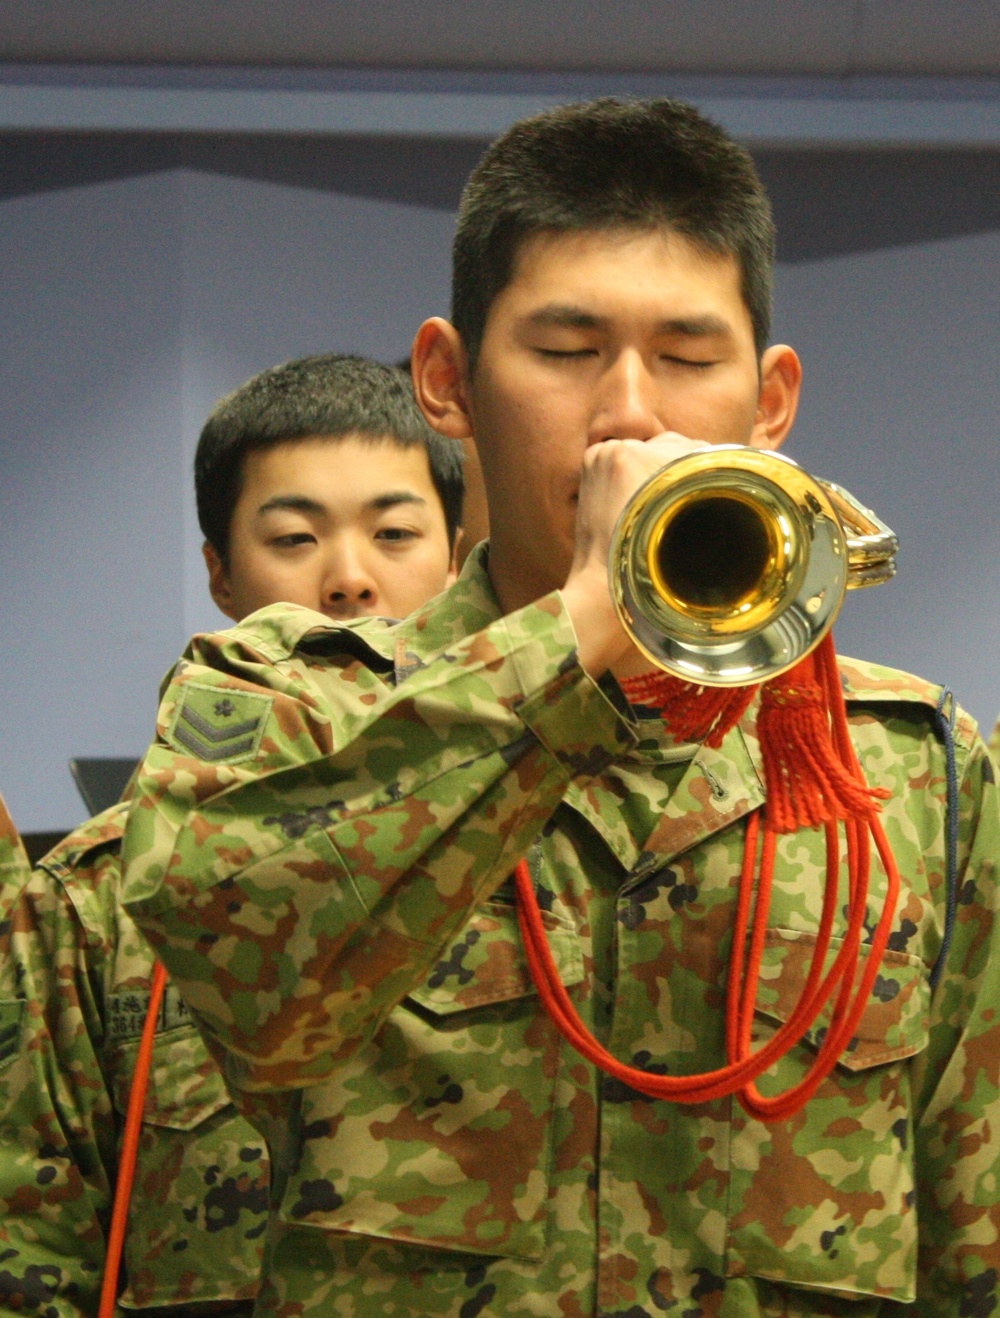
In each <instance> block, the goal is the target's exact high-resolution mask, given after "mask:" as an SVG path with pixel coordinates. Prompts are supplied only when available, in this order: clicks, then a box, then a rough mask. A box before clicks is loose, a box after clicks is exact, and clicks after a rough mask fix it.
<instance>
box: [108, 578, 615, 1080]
mask: <svg viewBox="0 0 1000 1318" xmlns="http://www.w3.org/2000/svg"><path fill="white" fill-rule="evenodd" d="M575 644H576V642H575V637H574V635H573V631H572V626H571V624H570V622H569V619H568V617H567V615H566V614H565V611H564V610H563V608H562V605H561V601H560V599H559V597H558V596H557V595H556V596H551V597H547V598H546V599H544V600H542V601H539V602H538V603H537V604H535V605H532V606H530V607H529V608H526V609H523V610H521V611H520V612H519V613H515V614H511V615H508V616H507V617H506V618H502V619H500V620H499V621H497V622H495V623H493V624H491V625H490V626H488V627H487V628H485V629H484V630H483V631H481V632H479V633H477V634H475V635H473V636H471V637H468V638H467V639H465V640H464V641H462V642H461V643H459V644H456V645H454V646H452V647H450V648H448V649H446V650H444V651H442V652H441V653H440V654H438V655H437V656H435V657H434V658H433V659H432V660H431V661H429V662H427V663H426V664H424V665H423V666H421V667H418V668H417V670H416V671H415V672H413V673H412V674H411V675H410V676H408V677H407V679H406V680H405V681H404V682H402V683H401V684H400V685H399V686H398V687H396V688H395V689H390V688H388V687H386V686H385V685H384V684H383V683H381V682H373V680H372V674H371V673H370V671H369V670H368V669H367V668H365V667H364V666H363V665H362V666H361V668H360V669H359V665H358V664H357V663H356V662H351V661H349V660H348V659H347V658H345V657H341V658H340V659H338V660H337V661H336V663H334V662H332V661H328V662H327V664H326V665H325V667H324V666H322V665H317V664H316V662H315V661H313V662H312V664H309V663H306V662H305V661H303V660H301V659H300V658H290V659H287V660H282V659H281V658H280V657H278V658H277V659H275V657H274V654H273V652H271V653H270V657H269V655H268V653H266V652H265V651H266V647H264V649H263V650H262V649H261V648H260V647H257V648H256V649H255V648H254V646H253V644H252V636H251V635H250V634H249V633H248V632H247V631H246V630H243V629H236V630H235V632H233V633H229V634H226V633H223V634H222V635H221V636H219V637H216V638H208V639H207V640H204V641H202V642H201V643H200V644H199V645H198V647H197V649H196V650H194V651H192V662H188V663H186V664H184V665H183V666H182V668H181V670H180V671H179V673H178V675H177V676H176V678H175V681H174V682H173V684H172V685H171V687H170V688H169V689H168V691H167V694H166V697H165V700H164V702H163V705H162V707H161V712H160V724H159V733H160V735H159V740H158V742H157V743H156V744H155V745H154V746H153V748H152V749H151V750H150V752H149V755H148V757H147V759H146V762H145V765H144V767H143V770H142V773H141V775H140V780H139V791H138V799H137V802H136V804H135V807H134V809H133V811H132V814H131V815H130V820H129V826H128V832H127V835H126V852H125V860H126V880H125V901H126V905H127V906H128V907H129V909H130V910H131V912H132V914H133V916H134V917H135V918H136V920H137V921H138V923H139V924H140V926H142V927H143V929H144V930H145V932H146V934H147V936H148V937H149V938H150V940H151V942H153V944H154V945H155V946H156V948H157V950H158V952H159V954H160V955H161V956H162V958H163V960H164V961H165V962H166V964H167V967H168V969H169V971H170V973H171V976H172V978H173V979H174V981H175V982H176V983H177V984H178V985H179V987H180V988H181V991H182V993H183V994H184V995H185V997H186V998H187V1000H188V1004H189V1006H190V1007H191V1008H192V1010H193V1011H194V1012H195V1013H196V1015H197V1016H198V1017H199V1020H200V1024H201V1026H202V1028H203V1030H204V1032H205V1033H206V1037H207V1038H208V1039H209V1041H210V1042H211V1044H212V1046H213V1050H214V1051H216V1052H217V1053H218V1052H219V1051H220V1045H221V1048H223V1049H225V1051H226V1052H227V1053H228V1057H227V1067H228V1071H227V1077H228V1079H229V1080H230V1082H231V1083H233V1084H235V1085H237V1086H238V1087H241V1088H245V1089H250V1090H259V1091H266V1090H277V1089H283V1088H294V1087H298V1086H303V1085H306V1084H308V1083H310V1082H311V1081H313V1080H315V1079H317V1078H319V1077H321V1076H324V1075H327V1074H329V1073H330V1071H331V1070H332V1069H333V1068H334V1067H335V1066H336V1065H337V1064H338V1063H339V1062H340V1061H341V1060H343V1059H345V1058H346V1057H348V1056H350V1055H351V1054H352V1053H353V1052H354V1051H355V1050H356V1049H357V1047H358V1046H359V1045H360V1044H361V1043H362V1042H363V1041H364V1040H365V1039H367V1038H369V1037H370V1036H371V1035H372V1033H373V1032H374V1031H375V1030H376V1029H377V1028H378V1026H379V1024H380V1023H381V1022H382V1021H383V1020H384V1019H385V1017H386V1016H387V1014H388V1013H389V1011H390V1010H391V1009H392V1007H393V1006H395V1005H396V1004H397V1003H398V1002H399V1001H400V1000H401V999H402V998H403V997H404V996H405V995H406V993H407V992H408V991H409V990H410V988H411V987H412V986H414V985H415V984H417V983H418V982H420V981H421V980H422V978H423V977H424V976H425V975H426V974H427V973H428V972H429V970H430V968H431V966H432V965H433V964H434V962H435V960H436V959H437V957H438V956H439V955H440V952H441V950H442V949H443V948H444V946H445V945H446V943H447V942H448V941H449V940H450V939H451V938H452V937H453V936H454V935H455V934H456V932H457V931H458V929H459V928H460V926H461V925H462V923H463V922H464V921H465V919H466V917H467V914H468V911H469V910H470V908H471V907H472V906H473V905H474V904H476V903H477V902H479V901H480V900H482V899H484V898H485V897H486V896H488V895H489V894H490V892H492V890H494V889H495V888H496V887H497V886H498V885H499V884H500V883H501V882H502V881H503V879H504V878H505V877H506V876H507V875H508V874H509V872H510V870H511V868H512V867H513V865H514V864H515V862H516V861H517V860H518V859H519V858H520V857H521V856H522V855H523V854H524V853H525V851H526V850H527V848H528V846H529V844H530V842H531V841H532V839H533V838H534V837H535V836H536V835H537V834H538V832H539V830H540V829H541V828H542V827H543V825H544V824H545V822H546V820H547V819H548V818H549V816H550V815H551V813H552V812H553V810H554V809H555V808H556V806H557V805H558V803H559V801H560V800H561V798H562V797H563V795H564V794H565V792H566V790H567V787H568V785H569V784H570V783H571V782H573V781H574V780H586V779H587V778H588V777H589V776H591V775H594V774H596V773H598V772H599V771H600V770H601V769H602V768H603V767H604V766H605V765H606V764H607V763H608V762H609V761H610V760H611V759H612V758H614V756H615V755H616V754H617V753H619V752H620V749H621V747H622V745H623V744H625V743H630V742H631V740H632V733H631V731H630V729H629V725H628V723H627V722H626V721H625V720H624V719H623V718H622V716H621V715H620V713H619V712H618V711H617V710H616V709H615V708H614V706H613V705H612V704H611V703H610V702H609V701H608V700H607V698H606V697H605V696H604V694H603V693H602V692H601V690H600V689H599V687H598V686H597V685H596V684H595V683H594V682H592V681H591V679H590V678H588V677H587V675H586V674H585V673H584V671H583V670H582V669H581V668H580V666H579V664H578V663H577V661H576V652H575ZM377 687H380V688H381V689H380V690H379V689H376V688H377ZM230 721H232V723H231V722H230ZM233 724H235V726H236V727H238V728H242V729H245V730H244V731H242V732H241V733H240V734H239V737H237V736H233V738H232V741H231V742H230V741H227V740H226V738H227V733H226V731H225V729H226V728H227V727H229V726H232V725H233ZM192 733H196V734H197V735H196V736H195V735H192ZM198 738H200V741H199V740H198ZM244 743H246V744H244ZM227 745H231V746H232V748H233V754H232V755H231V756H225V757H224V756H221V755H220V754H219V751H220V748H223V747H225V746H227ZM199 747H200V749H199Z"/></svg>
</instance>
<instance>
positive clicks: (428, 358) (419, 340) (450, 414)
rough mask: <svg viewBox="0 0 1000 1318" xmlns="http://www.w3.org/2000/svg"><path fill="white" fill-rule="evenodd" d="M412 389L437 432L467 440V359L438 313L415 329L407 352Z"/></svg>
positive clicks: (456, 336) (459, 341) (469, 423)
mask: <svg viewBox="0 0 1000 1318" xmlns="http://www.w3.org/2000/svg"><path fill="white" fill-rule="evenodd" d="M410 369H411V371H412V374H413V391H414V393H415V394H416V396H417V402H418V403H419V404H420V407H421V410H422V411H423V413H424V416H426V418H427V420H428V421H429V422H430V424H431V425H432V426H433V427H434V429H435V430H436V431H438V432H439V434H442V435H447V436H448V437H449V438H450V439H467V438H469V436H471V434H472V421H471V419H470V416H469V406H468V401H467V399H468V359H467V358H466V355H465V347H464V345H463V343H462V337H461V335H460V334H459V332H458V330H457V329H456V328H455V326H454V325H452V324H451V322H450V321H447V320H444V319H443V318H442V317H441V316H432V317H431V319H430V320H425V321H424V323H423V324H422V325H421V326H420V328H419V329H418V330H417V336H416V338H415V339H414V340H413V350H412V353H411V355H410Z"/></svg>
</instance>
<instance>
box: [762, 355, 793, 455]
mask: <svg viewBox="0 0 1000 1318" xmlns="http://www.w3.org/2000/svg"><path fill="white" fill-rule="evenodd" d="M801 389H802V363H801V362H800V361H799V356H798V353H797V352H796V351H795V350H794V348H789V347H788V345H787V344H785V343H775V344H772V346H771V347H770V348H768V349H766V351H765V352H764V355H763V357H761V359H760V393H759V395H758V397H757V415H756V417H755V418H754V425H753V432H752V434H751V436H750V443H751V445H752V446H753V447H754V448H764V449H777V448H780V447H781V445H782V443H783V442H784V439H785V436H786V435H787V434H788V432H789V431H790V430H791V428H792V423H793V422H794V421H795V413H796V412H797V411H798V407H799V394H800V392H801Z"/></svg>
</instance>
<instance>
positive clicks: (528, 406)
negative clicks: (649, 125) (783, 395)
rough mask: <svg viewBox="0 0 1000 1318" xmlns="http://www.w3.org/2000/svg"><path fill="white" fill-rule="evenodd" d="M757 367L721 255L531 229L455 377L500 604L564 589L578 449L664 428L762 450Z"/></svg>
mask: <svg viewBox="0 0 1000 1318" xmlns="http://www.w3.org/2000/svg"><path fill="white" fill-rule="evenodd" d="M759 367H760V363H759V362H758V358H757V353H756V349H755V345H754V339H753V329H752V324H751V321H750V314H749V311H748V310H747V307H746V304H745V303H744V301H743V297H742V294H741V291H740V278H739V271H738V267H737V264H736V262H735V260H734V259H732V258H730V257H715V256H709V255H706V254H705V253H703V252H701V251H700V250H699V249H697V248H696V247H694V246H693V245H692V244H691V243H689V242H687V241H686V240H685V239H684V238H681V237H679V236H677V235H676V234H672V233H669V232H667V231H665V230H653V231H636V232H631V231H629V232H620V231H619V232H601V231H584V232H581V233H569V234H555V235H551V234H541V235H536V236H534V237H532V238H530V239H529V240H528V241H527V242H526V243H525V245H524V247H523V248H522V249H521V251H520V253H519V256H518V259H517V265H516V267H515V276H514V279H513V280H512V282H511V283H510V284H509V285H508V286H507V287H506V288H505V289H504V290H503V292H502V293H501V294H500V295H499V296H498V297H497V299H496V300H495V302H494V303H493V305H492V307H491V308H490V312H489V316H488V318H487V323H486V329H485V334H484V337H483V342H482V349H481V352H480V355H479V359H478V361H477V364H476V368H475V371H474V373H473V375H472V377H471V379H470V380H467V381H466V385H465V398H466V400H467V408H468V416H469V421H470V424H471V427H472V430H473V432H474V434H475V437H476V444H477V447H478V449H479V452H480V455H481V459H482V465H483V471H484V475H485V479H486V488H487V494H488V498H489V512H490V525H491V536H492V550H491V572H492V570H493V568H492V565H493V564H494V563H496V564H497V566H499V561H500V560H501V559H502V561H503V564H504V573H505V575H506V576H507V577H508V578H509V579H516V580H517V582H518V583H519V585H518V588H517V589H516V591H514V592H512V594H513V595H514V598H511V599H508V600H507V601H505V604H506V605H507V607H511V606H513V605H516V604H518V603H524V602H527V600H529V599H534V598H537V597H538V596H539V595H541V594H543V593H545V592H547V591H549V590H552V589H554V588H556V587H558V586H560V585H562V583H563V582H564V580H565V578H566V575H567V572H568V570H569V566H570V562H571V560H572V553H573V541H574V525H575V517H576V504H577V497H578V488H579V481H580V469H581V463H582V460H583V455H584V452H585V451H586V449H587V448H588V447H589V446H590V445H591V444H597V443H600V442H602V441H603V440H606V439H626V438H627V439H649V438H652V437H653V436H654V435H657V434H660V433H661V432H663V431H666V430H672V431H677V432H678V433H680V434H682V435H685V436H686V437H688V438H689V439H700V440H707V441H709V442H710V443H726V442H728V443H741V444H750V443H756V444H758V445H760V446H766V447H773V443H774V442H773V440H772V439H770V438H768V437H767V436H766V435H765V434H764V432H763V429H762V425H761V419H760V417H759V415H758V395H759V389H760V374H759ZM512 564H515V565H516V567H515V570H514V572H513V573H511V572H510V571H509V569H510V566H511V565H512Z"/></svg>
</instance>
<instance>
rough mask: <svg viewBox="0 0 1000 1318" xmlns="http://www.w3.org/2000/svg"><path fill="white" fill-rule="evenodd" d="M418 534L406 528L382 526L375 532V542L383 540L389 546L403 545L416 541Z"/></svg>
mask: <svg viewBox="0 0 1000 1318" xmlns="http://www.w3.org/2000/svg"><path fill="white" fill-rule="evenodd" d="M419 534H420V533H419V532H418V531H414V530H412V529H411V528H410V527H407V526H383V527H382V528H381V529H380V530H378V531H376V532H375V539H376V540H385V541H388V542H389V543H390V544H404V543H405V542H406V541H407V540H416V538H417V536H418V535H419Z"/></svg>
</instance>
